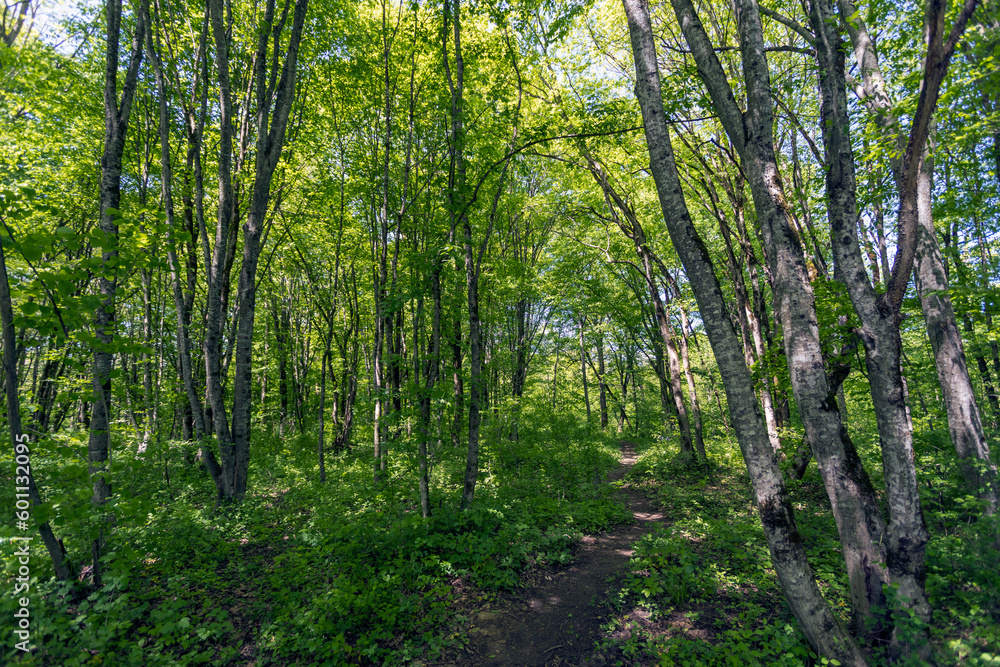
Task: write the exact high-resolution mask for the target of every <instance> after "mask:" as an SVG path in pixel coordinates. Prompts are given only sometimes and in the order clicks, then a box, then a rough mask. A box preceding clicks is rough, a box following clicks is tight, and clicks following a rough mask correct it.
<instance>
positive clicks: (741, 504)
mask: <svg viewBox="0 0 1000 667" xmlns="http://www.w3.org/2000/svg"><path fill="white" fill-rule="evenodd" d="M920 442H922V441H920ZM733 449H735V443H732V442H725V441H716V442H713V443H711V444H710V451H711V452H712V455H710V461H711V462H710V463H708V464H704V465H702V466H700V467H694V466H690V465H685V464H682V463H679V462H678V460H679V459H678V449H677V447H676V446H675V445H674V444H672V443H665V442H661V443H655V444H652V445H649V446H647V448H646V449H645V451H644V452H643V453H642V455H641V456H640V458H639V461H638V463H637V464H636V465H635V466H634V468H633V470H632V473H631V475H630V478H629V481H630V483H631V484H632V485H633V487H634V488H640V489H643V490H645V491H646V492H647V493H651V494H653V495H654V496H655V498H656V499H657V501H658V502H659V504H660V506H661V508H662V512H663V514H664V517H665V518H664V521H663V523H662V525H661V526H660V527H659V528H658V529H656V530H654V531H653V532H651V533H649V534H647V535H646V536H644V537H643V538H642V539H641V540H640V541H639V542H638V543H637V544H636V545H635V548H634V555H633V557H632V559H631V561H630V564H629V568H628V571H627V572H626V574H625V575H624V576H623V577H622V579H621V581H620V582H619V585H618V588H617V594H616V595H615V596H614V599H613V609H612V615H611V619H610V620H609V621H608V622H607V623H606V624H605V626H604V628H603V635H604V639H602V640H601V641H600V642H599V644H598V650H599V652H600V653H601V654H602V655H603V656H604V659H605V660H606V662H607V663H608V664H620V665H647V664H648V665H814V664H824V662H825V661H824V659H823V658H821V657H817V656H816V655H815V654H814V653H813V652H812V650H811V649H810V647H809V645H808V643H807V642H806V641H805V638H804V636H803V635H802V633H801V632H800V631H799V630H798V627H797V624H796V622H795V619H794V617H792V615H791V613H790V611H789V609H788V607H787V605H786V604H785V602H784V599H783V597H782V594H781V590H780V588H779V586H778V584H777V580H776V577H775V574H774V571H773V569H772V567H771V561H770V555H769V553H768V549H767V546H766V542H765V539H764V535H763V530H762V528H761V525H760V521H759V518H758V516H757V513H756V511H755V509H754V506H753V495H752V490H751V487H750V483H749V479H748V477H747V474H746V470H745V468H744V467H743V465H742V461H741V460H740V459H739V458H738V453H737V455H736V456H734V455H733ZM737 452H738V450H737ZM874 452H875V450H874V449H872V448H869V449H868V450H867V451H866V452H864V453H866V454H868V455H869V456H871V455H872V454H873V453H874ZM947 454H948V452H947V450H943V449H934V448H930V447H926V446H924V447H920V446H919V442H918V457H920V459H921V464H922V466H923V470H924V471H927V472H928V475H927V478H926V479H925V480H924V484H923V485H922V488H923V489H924V490H925V497H924V499H923V500H924V507H925V511H926V513H927V516H928V522H929V523H930V524H932V525H933V526H934V527H935V530H933V531H932V538H931V542H930V544H929V545H928V549H927V568H928V577H927V593H928V597H929V599H930V602H931V605H932V607H933V609H934V618H933V623H932V624H931V626H930V627H927V626H926V625H924V624H922V623H920V622H919V621H917V620H916V619H913V618H911V617H909V616H907V615H906V614H905V613H904V612H903V609H902V605H901V604H900V603H899V602H898V600H896V599H895V596H894V595H893V591H892V590H890V591H888V593H889V596H888V597H889V606H890V609H889V610H881V611H880V613H882V614H891V615H892V617H893V621H894V623H895V624H896V626H897V628H899V631H900V632H901V633H902V635H901V636H904V637H909V638H910V641H911V642H913V643H917V641H918V638H920V637H924V636H927V635H928V634H929V636H930V641H931V644H932V646H931V648H932V659H933V663H934V664H942V665H947V664H963V665H967V664H968V665H993V664H998V665H1000V657H998V656H997V654H998V653H1000V592H998V591H1000V556H998V554H997V551H996V550H995V548H994V546H993V543H992V538H991V535H993V534H994V530H995V529H991V528H990V525H992V524H991V522H992V521H994V520H993V519H983V518H981V513H980V508H979V507H978V505H977V503H976V501H975V500H974V499H973V498H972V497H970V496H968V495H967V494H966V493H964V492H963V491H962V488H963V487H962V483H961V478H960V477H959V476H958V472H957V470H948V469H947V468H948V466H949V465H950V466H951V467H952V468H954V464H953V463H951V462H949V457H948V456H947ZM873 464H874V465H877V462H871V461H870V462H868V467H869V470H872V468H873V467H874V465H873ZM929 473H933V474H934V477H933V479H934V480H936V486H935V485H934V484H928V483H927V480H928V479H930V474H929ZM875 474H876V475H877V472H876V473H875ZM873 476H874V475H873ZM941 480H945V481H944V482H942V481H941ZM789 497H790V500H791V502H792V505H793V507H794V509H795V512H796V521H797V524H798V527H799V531H800V533H801V535H802V538H803V542H804V544H805V545H806V547H807V552H808V555H809V560H810V564H811V565H812V566H813V568H814V571H815V573H816V577H817V581H818V583H819V585H820V590H821V591H822V593H823V595H824V596H825V597H826V599H827V601H828V602H829V603H830V605H831V607H832V608H833V610H834V611H835V613H837V614H838V615H839V616H840V617H841V620H842V621H844V622H847V621H848V620H849V618H848V616H849V613H850V607H849V591H848V584H847V576H846V572H845V571H844V565H843V559H842V556H841V553H840V546H839V543H838V541H837V539H836V535H837V533H836V526H835V524H834V522H833V518H832V514H831V512H830V508H829V502H828V500H827V497H826V492H825V490H824V488H823V485H822V482H821V480H820V479H819V477H818V474H817V473H816V471H815V468H813V469H812V470H811V471H810V472H809V473H807V475H806V476H805V478H804V479H803V480H801V481H792V482H790V483H789ZM977 517H979V519H978V520H975V519H976V518H977ZM869 654H870V655H874V656H875V659H876V663H878V664H881V663H883V662H884V660H885V656H884V655H883V654H882V653H881V652H879V651H878V650H872V649H871V647H869ZM904 662H905V661H904ZM914 664H917V663H916V662H915V663H914Z"/></svg>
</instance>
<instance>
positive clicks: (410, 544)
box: [0, 416, 626, 667]
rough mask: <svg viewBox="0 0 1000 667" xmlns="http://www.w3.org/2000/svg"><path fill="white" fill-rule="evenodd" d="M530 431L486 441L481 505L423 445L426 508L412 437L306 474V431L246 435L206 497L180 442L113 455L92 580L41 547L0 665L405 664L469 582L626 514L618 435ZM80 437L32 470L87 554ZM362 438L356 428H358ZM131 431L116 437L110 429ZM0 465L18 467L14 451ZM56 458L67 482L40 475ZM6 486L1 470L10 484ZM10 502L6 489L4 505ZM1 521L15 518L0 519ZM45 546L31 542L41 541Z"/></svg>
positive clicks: (448, 630)
mask: <svg viewBox="0 0 1000 667" xmlns="http://www.w3.org/2000/svg"><path fill="white" fill-rule="evenodd" d="M545 424H546V426H545V428H539V429H534V430H532V429H528V428H522V437H521V439H520V441H519V442H510V441H509V440H507V439H506V438H494V439H491V440H487V441H486V442H485V443H484V445H483V448H482V450H481V454H480V456H481V461H482V474H481V476H480V480H481V481H480V484H479V486H478V488H477V492H476V502H475V505H474V507H473V508H472V509H471V510H468V511H459V510H458V509H457V506H458V500H459V494H460V488H461V487H460V484H461V480H462V473H463V472H464V450H463V451H459V450H457V449H455V450H451V448H450V447H448V446H441V447H439V448H438V449H437V450H436V451H435V452H434V459H433V461H432V463H433V472H432V477H431V480H432V488H433V490H432V503H433V514H432V516H431V517H430V518H428V519H423V518H421V516H420V512H419V506H418V503H417V498H416V492H415V490H416V483H415V482H416V480H415V478H414V475H413V473H412V471H414V470H415V469H416V466H415V465H414V460H415V451H414V450H415V443H414V442H412V441H410V440H406V439H405V438H400V440H399V441H397V442H396V446H395V447H394V449H391V450H390V454H389V457H388V460H389V465H388V467H387V469H386V471H385V472H384V481H383V482H382V483H381V484H380V485H378V486H377V487H376V486H374V485H373V482H372V470H371V448H370V447H368V448H365V447H357V448H356V449H355V450H354V451H353V452H350V453H342V454H340V455H337V456H330V457H328V458H327V475H328V479H327V482H326V483H325V484H319V483H318V482H317V480H316V477H317V470H316V466H315V438H314V437H311V436H309V435H305V436H300V437H298V438H292V439H285V440H279V439H275V438H258V439H257V440H256V441H255V442H254V449H253V456H252V458H251V462H252V468H253V469H252V474H251V480H252V487H251V489H250V492H249V494H248V497H247V499H246V501H245V502H244V503H243V504H241V505H239V506H238V507H222V508H216V507H215V504H214V490H213V487H212V483H211V481H210V479H209V478H208V477H207V474H206V473H204V472H203V471H202V470H200V469H199V468H198V467H197V466H196V465H195V464H194V463H193V462H191V461H189V460H187V454H188V451H187V448H186V446H184V445H181V444H177V443H169V444H168V443H162V444H157V445H154V446H152V447H151V448H150V450H149V451H147V453H146V454H145V455H143V456H142V457H138V456H128V455H126V456H119V457H118V459H117V461H116V462H115V463H114V465H113V468H112V474H113V476H114V481H113V485H114V487H113V488H114V489H115V492H116V496H115V501H114V505H112V506H111V507H109V508H108V514H109V515H112V516H114V521H113V522H108V523H105V525H106V527H107V530H106V533H107V542H106V545H105V550H104V556H103V558H102V569H103V585H102V586H101V587H100V588H98V589H96V590H94V589H92V588H91V587H89V586H88V585H87V583H86V581H85V580H86V578H87V574H88V572H87V569H83V570H80V569H78V570H77V571H78V573H80V577H79V579H83V580H84V581H80V580H75V581H74V582H71V583H60V582H56V581H55V580H54V579H51V575H52V571H51V565H49V564H48V558H47V554H46V553H45V552H44V550H43V549H41V545H40V544H34V545H33V547H32V556H31V563H32V575H33V576H32V598H31V606H30V608H31V614H32V619H31V628H32V632H33V633H32V636H31V641H30V643H31V647H32V650H31V652H29V653H22V652H20V651H17V650H16V649H14V648H13V641H11V642H7V643H5V646H4V649H3V655H2V661H3V662H4V663H17V664H25V665H27V664H46V665H60V666H66V667H71V666H73V665H90V664H108V665H196V664H206V665H208V664H211V665H228V664H246V663H249V662H253V661H256V663H255V664H259V665H265V664H274V665H289V664H324V665H338V664H371V665H374V664H378V665H383V664H385V665H392V664H401V663H404V662H406V661H408V660H411V659H414V658H418V657H419V658H422V659H425V660H433V659H435V658H438V657H440V656H441V655H442V654H443V653H444V652H445V651H447V650H449V649H457V648H460V647H461V646H462V644H463V642H464V641H465V640H464V638H463V636H462V635H461V634H460V633H459V632H458V628H459V627H460V624H461V621H462V620H463V619H462V618H460V617H459V615H460V611H461V609H462V604H466V605H468V604H473V603H474V602H475V601H474V600H469V599H467V598H470V597H471V596H477V595H483V594H490V592H491V591H499V590H504V589H509V588H512V587H514V586H517V585H518V582H519V578H520V573H521V572H522V571H524V570H525V569H526V568H530V567H535V566H544V565H546V564H549V563H566V562H569V561H570V560H571V558H572V556H571V551H572V547H573V545H574V543H575V542H576V540H577V538H578V536H579V535H580V534H581V531H591V530H596V529H599V528H601V527H604V526H607V525H608V524H610V523H613V522H616V521H620V520H623V519H624V517H625V516H626V514H625V512H624V508H623V507H622V505H621V503H620V501H619V500H617V498H616V497H615V495H614V492H613V490H612V489H611V488H609V487H608V485H606V484H602V483H600V481H601V480H603V479H604V476H605V474H606V473H607V471H608V470H609V469H610V468H611V467H614V466H616V465H617V447H616V446H615V443H614V441H612V440H610V439H607V440H605V439H602V438H601V437H600V436H597V435H595V434H593V433H591V432H589V431H588V430H587V429H586V428H585V427H584V426H582V425H580V424H577V423H575V422H573V421H571V420H569V419H559V418H558V416H552V418H551V419H548V420H547V421H546V422H545ZM83 435H85V434H80V435H78V437H77V438H76V439H65V438H64V439H63V440H62V441H61V442H60V443H59V444H58V448H57V447H56V445H55V444H54V443H49V444H48V445H40V446H39V447H38V448H37V453H36V461H37V463H36V469H37V470H39V477H40V478H41V480H42V483H43V493H45V494H48V497H50V498H52V501H51V502H50V503H49V504H48V505H47V506H46V507H45V508H43V510H42V512H37V513H36V514H38V515H46V516H50V517H51V518H52V521H53V525H54V528H55V530H56V532H57V534H59V535H60V536H65V538H66V546H67V549H68V551H69V555H70V557H71V558H72V559H73V560H74V561H75V562H76V563H77V564H80V563H85V562H86V560H85V558H86V549H87V548H88V547H89V538H90V536H91V534H93V531H92V529H91V526H93V525H95V524H96V523H97V520H96V519H97V517H95V516H92V514H93V510H92V509H91V508H90V505H89V498H90V492H89V480H88V479H87V477H86V475H85V474H80V475H77V476H75V477H74V476H70V477H69V478H68V479H66V478H65V477H64V476H63V471H65V470H66V469H67V468H70V469H72V465H73V464H74V462H75V465H76V466H77V467H79V468H81V469H82V470H85V467H84V465H83V463H82V462H83V461H84V460H85V459H84V458H83V457H84V456H85V451H86V450H85V444H84V440H83ZM363 437H364V436H363V435H359V436H358V438H359V440H360V439H361V438H363ZM121 444H122V443H119V445H121ZM0 469H2V470H4V471H6V470H12V469H13V465H12V462H11V461H9V456H8V457H6V458H5V460H2V461H0ZM56 470H58V471H60V472H59V475H60V481H62V482H63V484H62V487H61V491H59V492H56V491H55V490H54V489H53V485H52V484H49V483H46V482H47V481H48V480H47V473H50V472H51V473H52V474H53V475H54V474H55V473H54V471H56ZM12 486H13V485H12V484H5V485H3V491H4V492H6V491H7V490H9V489H10V488H12ZM12 503H13V498H8V497H6V496H3V497H0V504H2V505H3V506H10V505H11V504H12ZM0 530H3V531H4V532H3V537H10V536H11V534H12V530H11V529H10V528H7V527H5V528H3V529H0ZM36 542H38V540H36ZM12 551H13V549H12V548H11V547H10V545H9V544H8V545H7V546H6V547H5V548H4V550H3V566H4V574H3V575H2V576H0V585H2V586H3V591H4V595H3V597H2V598H0V634H2V636H4V637H5V638H9V637H11V636H12V631H13V629H14V628H13V621H14V617H13V612H14V610H15V608H16V606H15V605H16V604H17V601H16V600H15V599H14V596H13V595H11V591H12V590H13V578H14V576H15V573H16V571H17V566H18V564H17V561H16V559H15V558H14V556H13V554H12Z"/></svg>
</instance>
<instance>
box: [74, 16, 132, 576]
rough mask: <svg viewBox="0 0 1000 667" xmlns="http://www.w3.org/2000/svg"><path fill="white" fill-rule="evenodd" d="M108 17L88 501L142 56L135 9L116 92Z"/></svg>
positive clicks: (96, 552)
mask: <svg viewBox="0 0 1000 667" xmlns="http://www.w3.org/2000/svg"><path fill="white" fill-rule="evenodd" d="M105 17H106V19H107V59H106V61H105V62H106V66H105V77H104V152H103V154H102V156H101V185H100V230H101V232H103V233H104V234H105V235H106V236H107V238H108V244H107V245H105V246H104V249H103V252H102V256H101V272H100V275H99V276H98V279H97V285H98V292H99V294H100V298H101V305H100V306H99V307H98V308H97V311H96V312H95V314H94V335H95V337H96V338H97V341H98V345H97V346H95V348H94V366H93V389H94V398H93V413H92V416H91V419H90V439H89V442H88V444H87V454H88V459H89V462H90V465H89V470H90V475H91V478H92V479H93V480H94V495H93V503H94V504H95V505H98V506H100V505H103V504H104V503H105V502H107V500H108V499H109V498H110V497H111V485H110V483H109V482H108V480H107V478H106V477H105V471H106V470H107V461H108V459H109V458H110V445H111V414H110V412H111V369H112V366H113V365H114V351H113V347H112V346H113V345H114V322H115V296H116V291H117V289H118V277H117V274H118V269H117V262H118V220H119V219H120V217H121V214H120V212H119V211H118V208H119V206H120V201H121V176H122V153H123V151H124V149H125V135H126V133H127V132H128V122H129V115H130V114H131V110H132V100H133V98H134V96H135V89H136V82H137V80H138V74H139V63H140V62H141V61H142V43H143V39H144V34H143V33H144V27H143V18H142V16H141V14H140V17H139V19H138V21H137V22H136V28H135V32H134V33H133V35H132V47H131V53H130V55H129V64H128V70H127V72H126V74H125V81H124V83H123V85H122V92H121V101H120V102H119V96H118V65H119V62H118V61H119V55H118V46H119V39H120V33H121V19H122V4H121V0H112V1H111V2H108V3H107V7H106V8H105ZM103 535H104V531H103V528H99V529H98V536H97V538H95V539H94V541H93V542H92V544H91V555H92V557H93V568H94V569H93V583H94V586H95V587H99V586H100V585H101V568H100V557H101V546H102V543H103V540H104V536H103Z"/></svg>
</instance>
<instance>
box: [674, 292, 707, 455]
mask: <svg viewBox="0 0 1000 667" xmlns="http://www.w3.org/2000/svg"><path fill="white" fill-rule="evenodd" d="M680 311H681V365H682V366H683V367H684V377H685V379H686V380H687V389H688V396H689V397H690V400H691V420H692V421H693V422H694V446H695V449H696V450H697V452H698V457H699V458H700V459H701V460H702V461H704V460H705V459H706V458H707V457H706V455H705V434H704V430H703V427H702V423H701V408H700V407H699V405H698V392H697V388H696V387H695V384H694V373H693V372H692V371H691V357H690V355H689V353H688V331H689V327H688V317H687V310H686V309H685V308H684V307H683V306H681V309H680Z"/></svg>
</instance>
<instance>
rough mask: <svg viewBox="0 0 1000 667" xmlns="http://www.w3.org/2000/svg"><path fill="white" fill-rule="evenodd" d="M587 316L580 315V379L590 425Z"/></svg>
mask: <svg viewBox="0 0 1000 667" xmlns="http://www.w3.org/2000/svg"><path fill="white" fill-rule="evenodd" d="M586 321H587V317H586V315H580V378H581V379H582V381H583V404H584V405H585V406H586V407H587V423H588V424H590V392H589V390H588V389H587V348H586V347H585V346H584V344H583V327H584V326H585V324H586Z"/></svg>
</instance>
